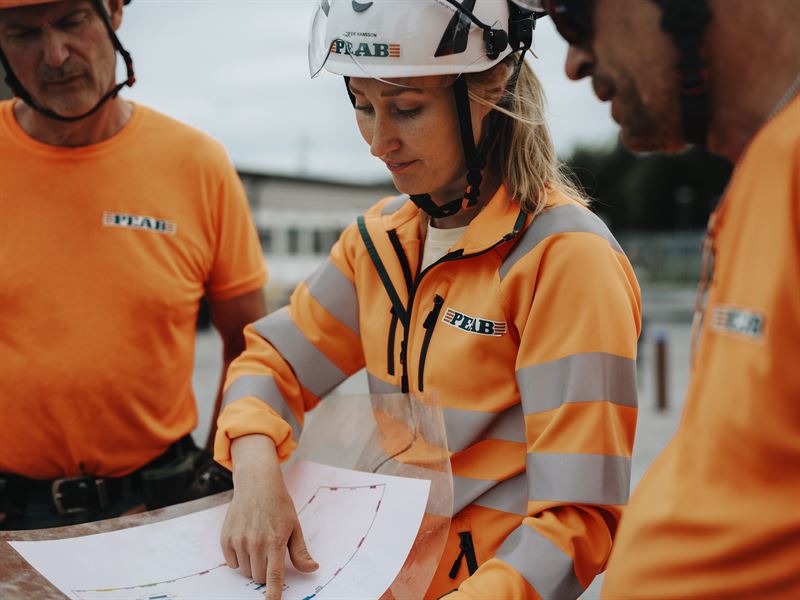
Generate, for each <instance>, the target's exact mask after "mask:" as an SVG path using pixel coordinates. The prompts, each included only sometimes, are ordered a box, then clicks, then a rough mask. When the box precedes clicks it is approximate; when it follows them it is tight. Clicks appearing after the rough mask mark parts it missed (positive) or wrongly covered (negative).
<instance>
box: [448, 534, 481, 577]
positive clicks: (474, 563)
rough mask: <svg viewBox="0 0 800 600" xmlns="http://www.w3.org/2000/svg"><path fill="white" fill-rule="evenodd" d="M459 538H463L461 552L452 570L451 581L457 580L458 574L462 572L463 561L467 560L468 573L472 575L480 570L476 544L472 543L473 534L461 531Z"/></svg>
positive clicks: (460, 545)
mask: <svg viewBox="0 0 800 600" xmlns="http://www.w3.org/2000/svg"><path fill="white" fill-rule="evenodd" d="M458 537H460V538H461V543H460V544H459V547H460V548H461V552H460V553H459V555H458V556H457V557H456V560H455V562H454V563H453V566H452V567H451V568H450V573H449V575H450V579H455V578H456V577H457V576H458V572H459V571H460V570H461V560H462V559H466V561H467V571H468V572H469V574H470V575H472V574H473V573H475V571H477V570H478V558H477V557H476V556H475V544H473V543H472V533H470V532H469V531H459V532H458Z"/></svg>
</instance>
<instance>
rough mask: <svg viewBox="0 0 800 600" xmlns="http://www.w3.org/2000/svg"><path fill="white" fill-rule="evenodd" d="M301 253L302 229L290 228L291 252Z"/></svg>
mask: <svg viewBox="0 0 800 600" xmlns="http://www.w3.org/2000/svg"><path fill="white" fill-rule="evenodd" d="M299 253H300V230H299V229H297V227H290V228H289V254H299Z"/></svg>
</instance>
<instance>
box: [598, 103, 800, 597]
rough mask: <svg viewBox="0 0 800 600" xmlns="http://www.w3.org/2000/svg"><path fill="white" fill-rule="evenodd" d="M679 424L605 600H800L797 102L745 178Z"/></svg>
mask: <svg viewBox="0 0 800 600" xmlns="http://www.w3.org/2000/svg"><path fill="white" fill-rule="evenodd" d="M715 220H716V225H715V227H714V228H713V229H714V230H715V231H716V234H715V235H714V239H715V247H716V253H715V255H716V266H715V274H714V279H713V283H712V285H711V288H710V291H709V297H708V304H707V306H708V308H707V310H706V314H705V319H704V325H703V330H702V333H701V338H700V346H699V353H698V354H697V357H696V364H695V366H694V369H693V372H692V376H691V381H690V386H689V393H688V397H687V399H686V407H685V409H684V414H683V420H682V422H681V426H680V428H679V430H678V433H677V435H676V436H675V439H673V440H672V442H671V443H670V445H669V446H668V447H667V449H666V450H665V451H664V452H663V453H662V454H661V456H660V457H659V458H658V459H657V460H656V462H655V463H654V464H653V466H652V468H651V469H650V470H649V472H648V473H647V474H646V475H645V477H644V479H643V480H642V482H641V484H640V485H639V487H638V488H637V489H636V491H635V492H634V494H633V497H632V500H631V504H630V505H629V507H628V509H627V511H626V513H625V515H624V516H623V518H622V524H621V526H620V530H619V533H618V534H617V541H616V544H615V550H614V551H613V552H612V555H611V560H610V563H609V567H608V575H607V576H606V580H605V587H604V588H603V593H604V596H605V597H606V598H610V599H613V600H617V599H619V598H636V599H637V600H643V599H647V598H653V599H655V598H657V599H659V600H666V599H669V598H758V599H759V600H767V599H778V598H780V599H783V598H786V599H790V598H791V599H796V598H800V368H798V364H799V363H798V358H799V357H800V99H795V101H794V102H793V103H792V104H791V105H790V106H789V107H788V108H786V109H785V110H784V111H783V112H782V113H780V114H779V115H778V116H777V117H776V118H775V119H774V120H772V121H771V122H770V123H768V124H767V125H766V126H765V127H764V128H763V129H762V130H761V131H760V132H759V133H758V134H757V135H756V137H755V138H754V139H753V141H752V142H751V144H750V146H749V148H748V149H747V151H746V153H745V154H744V156H743V158H742V159H741V160H740V162H739V164H738V165H737V167H736V171H735V173H734V176H733V180H732V182H731V185H730V187H729V190H728V192H727V194H726V197H725V199H724V201H723V204H722V206H721V208H720V209H719V211H718V214H717V216H716V219H715Z"/></svg>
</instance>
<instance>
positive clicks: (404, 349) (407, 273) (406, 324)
mask: <svg viewBox="0 0 800 600" xmlns="http://www.w3.org/2000/svg"><path fill="white" fill-rule="evenodd" d="M525 219H526V217H525V215H524V213H523V212H522V211H520V214H519V216H518V217H517V222H516V223H515V224H514V229H513V231H510V232H509V233H507V234H505V235H504V236H503V237H502V238H500V239H499V240H498V241H496V242H495V243H494V244H492V245H491V246H489V247H488V248H484V249H483V250H481V251H480V252H474V253H472V254H464V250H463V249H461V250H456V251H455V252H450V253H449V254H445V255H444V256H443V257H442V258H440V259H439V260H437V261H436V262H435V263H432V264H430V265H428V267H427V268H426V269H424V270H420V267H421V266H422V258H423V254H424V252H420V254H419V262H418V263H417V276H416V277H415V278H414V280H413V281H411V267H410V265H409V263H408V257H406V253H405V251H404V250H403V245H402V244H401V243H400V238H399V237H398V236H397V231H395V230H394V229H390V230H389V232H388V234H389V239H390V240H391V242H392V247H393V248H394V251H395V254H397V258H398V260H399V261H400V266H401V267H402V269H403V277H404V278H405V280H406V285H408V286H409V288H408V304H407V306H406V314H405V319H403V320H402V323H403V341H402V343H401V344H400V364H401V365H402V367H403V373H402V376H401V391H402V392H403V393H404V394H407V393H408V391H409V388H408V339H409V336H410V333H411V331H410V330H411V313H412V310H413V308H414V297H415V296H416V295H417V290H418V289H419V284H420V282H421V281H422V278H423V277H424V276H425V275H426V274H427V273H428V272H430V270H431V269H433V268H434V267H436V266H437V265H440V264H442V263H445V262H451V261H454V260H466V259H468V258H475V257H477V256H482V255H484V254H487V253H488V252H491V251H492V250H494V249H495V248H497V247H498V246H500V245H501V244H505V243H506V242H510V241H511V240H513V239H514V238H516V237H517V236H518V235H519V234H520V232H521V231H522V228H523V225H524V224H525ZM431 334H432V331H431ZM420 358H421V360H420V366H419V368H420V372H422V370H423V369H424V368H425V360H424V359H425V356H421V357H420ZM421 386H422V381H421V380H420V389H422V387H421Z"/></svg>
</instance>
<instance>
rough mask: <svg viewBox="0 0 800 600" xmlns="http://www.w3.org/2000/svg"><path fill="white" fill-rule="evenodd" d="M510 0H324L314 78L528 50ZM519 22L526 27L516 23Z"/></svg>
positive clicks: (482, 64) (461, 67)
mask: <svg viewBox="0 0 800 600" xmlns="http://www.w3.org/2000/svg"><path fill="white" fill-rule="evenodd" d="M514 11H516V8H515V7H514V8H511V7H510V5H509V2H508V0H372V1H366V2H360V1H358V0H319V4H318V5H317V7H316V9H315V11H314V15H313V17H312V20H311V33H310V36H309V46H308V59H309V70H310V72H311V76H312V77H314V76H315V75H317V74H318V73H319V72H320V71H321V70H322V69H323V68H325V69H326V70H328V71H330V72H332V73H335V74H337V75H343V76H345V77H374V78H378V79H382V78H403V77H422V76H429V75H460V74H462V73H474V72H479V71H485V70H487V69H489V68H491V67H493V66H494V65H496V64H497V63H499V62H500V61H501V60H503V58H505V57H506V56H508V55H509V54H510V53H511V52H513V51H515V50H520V49H523V48H522V43H519V42H518V41H517V40H518V39H519V38H520V37H524V36H520V35H519V34H518V33H515V30H516V29H518V28H519V27H528V28H529V29H528V31H527V40H528V41H527V44H528V45H529V44H530V35H531V29H532V25H531V24H532V21H531V20H530V19H525V20H523V19H521V18H520V19H515V18H512V12H514ZM517 24H519V25H517Z"/></svg>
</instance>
